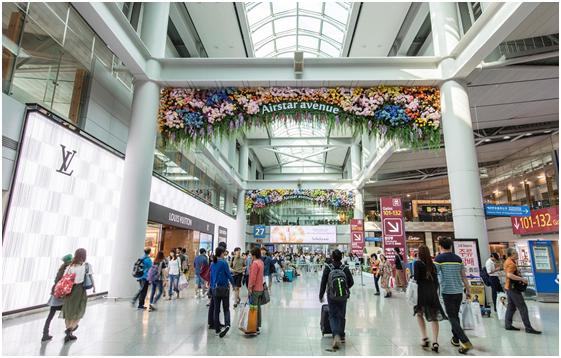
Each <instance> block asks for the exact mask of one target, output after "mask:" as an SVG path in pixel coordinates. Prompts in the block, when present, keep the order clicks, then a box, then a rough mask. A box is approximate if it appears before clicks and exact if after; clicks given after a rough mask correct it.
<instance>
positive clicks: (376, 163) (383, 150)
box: [354, 141, 395, 189]
mask: <svg viewBox="0 0 561 358" xmlns="http://www.w3.org/2000/svg"><path fill="white" fill-rule="evenodd" d="M394 151H395V145H394V143H393V142H392V141H388V142H386V143H385V144H384V145H383V146H382V147H379V148H378V151H377V152H376V157H374V159H373V160H372V161H371V162H370V163H369V164H368V166H366V167H365V168H363V169H362V171H361V173H360V175H359V177H358V180H356V181H355V182H354V185H355V186H356V188H357V189H362V188H363V187H364V185H365V184H366V182H368V181H369V180H370V178H372V176H373V175H374V173H376V172H377V171H378V170H380V168H381V167H382V165H383V164H384V163H385V162H386V161H387V160H388V159H389V158H390V157H391V156H392V154H393V153H394Z"/></svg>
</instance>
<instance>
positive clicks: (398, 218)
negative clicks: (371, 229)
mask: <svg viewBox="0 0 561 358" xmlns="http://www.w3.org/2000/svg"><path fill="white" fill-rule="evenodd" d="M380 207H381V209H382V234H383V235H382V236H383V237H384V255H385V256H386V258H387V259H388V260H390V262H391V263H392V264H393V263H394V262H395V251H394V248H396V247H399V248H400V249H401V253H402V254H403V259H404V261H405V263H407V255H405V252H406V247H405V232H404V230H403V206H402V203H401V198H391V197H385V198H380Z"/></svg>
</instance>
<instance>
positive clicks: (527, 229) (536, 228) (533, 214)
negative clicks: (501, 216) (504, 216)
mask: <svg viewBox="0 0 561 358" xmlns="http://www.w3.org/2000/svg"><path fill="white" fill-rule="evenodd" d="M510 220H511V222H512V232H513V234H516V235H528V234H543V233H549V232H559V207H558V206H555V207H552V208H545V209H539V210H532V211H530V216H524V217H517V216H513V217H511V218H510Z"/></svg>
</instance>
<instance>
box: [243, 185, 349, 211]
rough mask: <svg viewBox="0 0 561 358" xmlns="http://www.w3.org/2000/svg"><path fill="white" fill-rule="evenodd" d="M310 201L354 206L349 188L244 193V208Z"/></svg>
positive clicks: (249, 209)
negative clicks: (292, 201)
mask: <svg viewBox="0 0 561 358" xmlns="http://www.w3.org/2000/svg"><path fill="white" fill-rule="evenodd" d="M291 200H294V201H311V202H313V203H314V204H316V205H318V206H327V207H330V208H332V209H335V210H349V209H352V208H354V195H353V192H352V191H351V190H349V191H347V190H332V189H313V190H311V189H264V190H251V191H246V193H245V208H246V210H248V211H258V210H259V209H264V208H266V207H267V206H271V205H279V204H283V203H286V202H287V201H291Z"/></svg>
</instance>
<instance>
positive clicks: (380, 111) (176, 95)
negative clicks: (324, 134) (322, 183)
mask: <svg viewBox="0 0 561 358" xmlns="http://www.w3.org/2000/svg"><path fill="white" fill-rule="evenodd" d="M275 120H282V121H296V122H298V121H309V122H318V121H319V122H323V123H325V124H327V125H328V126H329V128H333V127H337V126H343V125H345V126H349V127H351V128H352V129H353V130H354V131H355V133H365V132H366V133H368V134H370V135H380V136H382V137H385V138H387V139H397V140H399V141H401V142H402V143H403V144H405V145H409V146H412V147H418V146H422V145H427V144H428V145H429V146H431V147H433V148H437V147H439V146H440V130H439V128H440V92H439V90H438V88H435V87H384V86H380V87H372V88H360V87H356V88H289V87H282V88H277V87H271V88H224V89H191V88H165V89H163V90H162V92H161V97H160V112H159V116H158V125H159V131H160V133H161V134H162V136H163V138H164V139H165V140H171V141H179V142H183V143H186V144H187V145H191V144H194V143H199V142H204V141H208V140H210V139H211V138H213V137H215V136H233V135H237V134H238V133H239V132H242V131H244V130H247V129H249V128H250V127H253V126H257V127H259V126H263V125H267V124H270V123H271V122H272V121H275Z"/></svg>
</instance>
